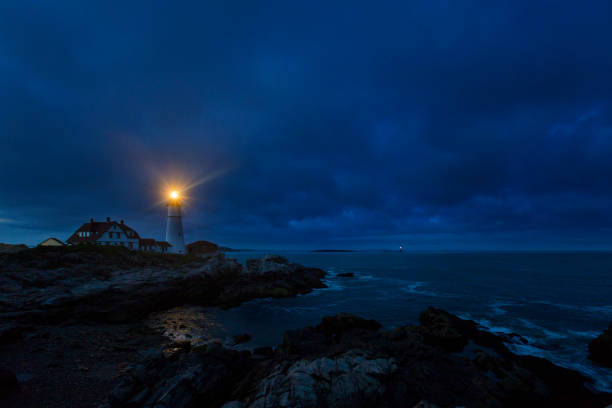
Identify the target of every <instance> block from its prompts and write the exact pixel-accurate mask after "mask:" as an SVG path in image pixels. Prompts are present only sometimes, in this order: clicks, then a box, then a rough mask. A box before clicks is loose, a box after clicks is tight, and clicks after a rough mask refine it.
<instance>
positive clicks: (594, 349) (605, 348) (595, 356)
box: [589, 323, 612, 367]
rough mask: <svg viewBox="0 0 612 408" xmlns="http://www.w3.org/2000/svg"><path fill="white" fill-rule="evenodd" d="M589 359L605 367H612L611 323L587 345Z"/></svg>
mask: <svg viewBox="0 0 612 408" xmlns="http://www.w3.org/2000/svg"><path fill="white" fill-rule="evenodd" d="M589 358H590V359H591V360H593V361H594V362H596V363H598V364H601V365H603V366H606V367H612V323H610V326H609V327H608V328H607V329H606V330H605V331H604V332H603V333H602V334H600V335H599V336H598V337H596V338H595V339H593V340H592V341H591V342H590V343H589Z"/></svg>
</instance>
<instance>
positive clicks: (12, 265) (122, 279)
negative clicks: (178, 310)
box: [0, 246, 325, 337]
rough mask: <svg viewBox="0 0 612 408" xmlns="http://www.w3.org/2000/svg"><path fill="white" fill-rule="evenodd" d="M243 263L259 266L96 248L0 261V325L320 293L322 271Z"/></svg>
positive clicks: (103, 318) (277, 261)
mask: <svg viewBox="0 0 612 408" xmlns="http://www.w3.org/2000/svg"><path fill="white" fill-rule="evenodd" d="M258 262H259V263H258ZM249 264H250V265H253V264H258V265H259V267H258V268H255V269H253V268H252V267H251V268H243V267H242V265H240V264H239V263H238V262H236V261H235V260H233V259H227V258H225V256H224V255H223V254H221V253H214V254H210V255H206V256H180V255H170V254H149V253H142V252H136V251H129V250H127V249H126V248H116V247H115V248H111V247H97V246H92V247H80V248H79V247H77V248H75V247H65V248H35V249H30V250H26V251H22V252H19V253H16V254H8V255H2V256H0V287H1V288H2V290H1V291H0V321H9V322H10V321H20V322H50V321H53V322H61V321H63V320H66V319H73V318H78V319H84V320H87V321H99V322H127V321H136V320H138V319H141V318H142V317H144V316H146V315H147V314H149V313H151V312H154V311H159V310H166V309H169V308H171V307H174V306H179V305H183V304H197V305H204V306H221V307H231V306H236V305H239V304H240V303H242V302H244V301H247V300H251V299H255V298H260V297H286V296H295V295H297V294H304V293H308V292H310V291H312V289H313V288H322V287H325V285H324V284H323V283H322V281H321V279H322V278H323V277H324V276H325V272H324V271H322V270H320V269H315V268H305V267H303V266H301V265H298V264H293V263H289V262H288V261H287V260H286V259H284V258H282V257H279V256H268V257H266V258H264V259H263V260H261V261H258V260H250V261H249ZM1 333H4V332H1ZM2 336H3V337H4V335H2Z"/></svg>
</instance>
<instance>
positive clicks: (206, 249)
mask: <svg viewBox="0 0 612 408" xmlns="http://www.w3.org/2000/svg"><path fill="white" fill-rule="evenodd" d="M186 248H187V252H188V253H189V254H190V255H202V254H211V253H215V252H217V251H218V250H219V246H218V245H217V244H213V243H212V242H208V241H196V242H192V243H191V244H187V245H186Z"/></svg>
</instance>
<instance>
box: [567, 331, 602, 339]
mask: <svg viewBox="0 0 612 408" xmlns="http://www.w3.org/2000/svg"><path fill="white" fill-rule="evenodd" d="M568 333H570V334H572V335H574V336H576V337H586V338H595V337H597V336H599V335H600V334H601V332H598V331H596V330H584V331H581V330H568Z"/></svg>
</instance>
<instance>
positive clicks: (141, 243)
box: [138, 238, 172, 248]
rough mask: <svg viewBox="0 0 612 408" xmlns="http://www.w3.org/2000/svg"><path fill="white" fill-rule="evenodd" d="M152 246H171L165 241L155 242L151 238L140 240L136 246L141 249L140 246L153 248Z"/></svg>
mask: <svg viewBox="0 0 612 408" xmlns="http://www.w3.org/2000/svg"><path fill="white" fill-rule="evenodd" d="M153 245H157V246H160V247H166V248H168V247H171V246H172V245H170V244H169V243H168V242H166V241H156V240H154V239H153V238H140V241H139V242H138V246H140V247H142V246H153Z"/></svg>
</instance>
